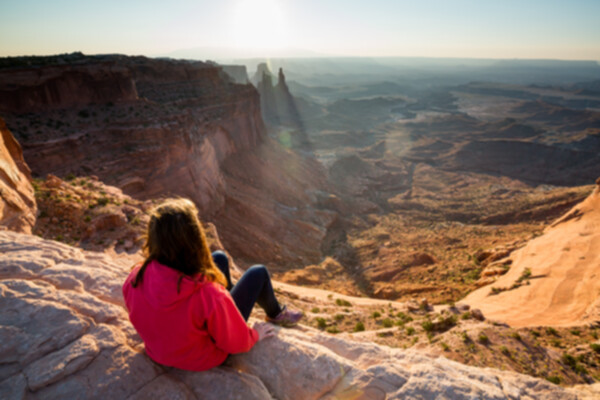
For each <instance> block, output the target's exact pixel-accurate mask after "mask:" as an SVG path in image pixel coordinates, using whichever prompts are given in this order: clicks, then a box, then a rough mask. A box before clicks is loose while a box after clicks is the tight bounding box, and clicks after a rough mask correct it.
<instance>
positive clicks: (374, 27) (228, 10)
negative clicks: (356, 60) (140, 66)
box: [0, 0, 600, 61]
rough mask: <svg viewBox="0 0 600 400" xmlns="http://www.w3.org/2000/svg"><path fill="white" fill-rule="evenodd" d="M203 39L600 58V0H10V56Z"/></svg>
mask: <svg viewBox="0 0 600 400" xmlns="http://www.w3.org/2000/svg"><path fill="white" fill-rule="evenodd" d="M194 47H212V48H218V49H223V48H228V49H233V50H235V51H237V52H239V54H240V55H256V56H258V55H264V56H268V55H274V54H280V52H281V51H282V50H281V49H293V50H287V54H289V53H290V52H291V53H293V52H296V51H298V50H302V51H303V52H302V54H307V53H309V52H314V53H315V54H320V55H333V56H426V57H474V58H554V59H587V60H598V61H600V0H564V1H557V0H539V1H538V0H410V1H405V0H368V1H357V0H195V1H192V0H170V1H165V0H159V1H157V0H143V1H138V0H133V1H129V0H103V1H99V0H95V1H88V0H77V1H73V0H51V1H50V0H0V55H1V56H7V55H25V54H40V55H42V54H56V53H65V52H73V51H82V52H84V53H86V54H96V53H124V54H144V55H148V56H153V55H160V54H168V53H170V52H171V51H175V50H179V49H186V48H194ZM298 54H300V53H298Z"/></svg>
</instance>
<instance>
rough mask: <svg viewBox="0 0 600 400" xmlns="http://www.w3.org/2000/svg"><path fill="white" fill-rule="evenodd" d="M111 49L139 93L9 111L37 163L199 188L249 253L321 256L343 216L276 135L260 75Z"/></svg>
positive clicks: (53, 169) (165, 186) (154, 192)
mask: <svg viewBox="0 0 600 400" xmlns="http://www.w3.org/2000/svg"><path fill="white" fill-rule="evenodd" d="M106 57H107V56H104V58H103V59H102V60H101V63H102V65H106V63H107V62H108V61H110V62H111V63H112V64H111V65H112V68H117V67H119V68H121V69H123V70H124V71H126V72H125V74H126V75H128V76H131V79H132V81H133V83H134V85H135V91H136V93H137V96H138V97H137V99H133V100H131V101H127V102H121V101H120V100H121V99H123V97H122V96H121V94H116V96H117V98H115V99H113V100H108V99H106V100H108V101H107V102H106V103H97V102H91V101H88V100H85V99H83V100H85V101H83V100H82V101H81V102H80V103H77V104H76V105H75V106H71V107H64V108H60V109H57V108H55V107H47V108H45V109H43V110H41V111H40V110H38V109H32V110H34V112H31V110H30V112H29V113H26V112H25V111H26V110H21V111H19V112H16V111H12V112H6V113H5V114H6V115H7V120H8V123H9V126H14V127H15V134H16V136H17V137H19V138H20V140H22V143H24V151H25V158H26V160H27V162H28V163H29V165H30V167H31V169H32V171H33V172H34V173H37V174H40V175H45V174H47V173H52V174H55V175H58V176H65V175H67V174H69V173H73V174H75V175H96V176H98V177H99V178H100V179H101V180H102V181H104V182H105V183H107V184H110V185H114V186H118V187H120V188H122V189H123V190H124V191H125V192H126V193H127V194H129V195H132V196H134V197H138V198H141V199H149V198H157V197H163V196H172V195H178V196H185V197H189V198H191V199H193V200H194V201H195V202H196V204H197V205H198V206H199V209H200V211H201V213H202V216H203V218H204V219H208V220H210V219H213V220H214V222H215V224H216V225H217V227H218V228H219V230H220V231H221V230H223V231H225V232H227V237H224V238H223V241H224V242H225V244H226V245H227V248H228V249H232V250H233V251H235V252H236V253H237V254H239V255H243V256H244V257H243V258H244V259H245V260H249V262H268V261H269V260H276V261H277V262H280V263H281V264H284V263H286V262H289V261H291V260H294V261H298V262H299V263H300V262H302V263H303V262H304V261H303V260H304V259H305V258H306V260H310V261H312V262H314V261H316V260H317V259H318V258H319V257H320V243H321V240H322V239H323V237H324V236H325V234H326V231H327V226H328V224H330V223H331V221H332V220H333V218H334V217H333V216H332V215H331V214H330V213H328V212H323V213H322V212H314V211H313V210H310V203H311V201H313V200H314V195H311V193H310V191H311V190H315V189H319V188H321V189H322V188H323V187H324V186H325V183H324V173H323V171H322V170H321V167H320V166H319V165H318V164H317V163H316V162H314V161H310V160H302V159H301V158H299V157H296V156H295V155H294V154H291V153H290V154H288V153H286V151H285V150H283V149H281V148H279V147H278V145H277V144H276V143H274V142H271V141H270V140H268V139H267V137H266V133H265V127H264V123H263V120H262V117H261V110H260V100H259V95H258V92H257V90H256V89H255V88H254V87H253V86H252V85H251V84H245V85H241V84H235V83H233V82H232V81H231V79H229V78H227V77H226V76H225V74H224V73H223V71H222V69H221V67H219V66H216V65H209V64H205V63H200V62H187V61H174V60H152V59H147V58H144V57H123V56H111V58H110V59H109V60H107V59H106ZM86 65H87V67H88V68H89V69H90V71H95V70H97V69H98V68H100V67H99V66H98V60H96V59H94V58H91V59H90V60H88V61H87V64H86V63H81V65H79V66H78V68H79V70H80V71H85V68H84V66H86ZM44 68H45V67H44ZM49 68H51V69H52V68H54V67H49ZM9 72H10V71H9ZM2 74H3V72H2V70H1V69H0V75H2ZM0 79H1V78H0ZM32 84H33V83H32ZM2 98H3V97H0V100H1V99H2ZM4 98H6V96H5V97H4ZM0 107H1V106H0ZM5 109H6V108H5ZM35 110H37V111H35ZM224 225H226V226H224ZM284 233H285V235H284ZM282 243H284V244H283V245H282Z"/></svg>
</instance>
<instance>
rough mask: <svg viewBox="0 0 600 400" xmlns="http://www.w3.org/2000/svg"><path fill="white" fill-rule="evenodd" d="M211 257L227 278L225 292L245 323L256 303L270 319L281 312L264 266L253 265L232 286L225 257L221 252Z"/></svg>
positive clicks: (227, 260) (216, 252) (227, 261)
mask: <svg viewBox="0 0 600 400" xmlns="http://www.w3.org/2000/svg"><path fill="white" fill-rule="evenodd" d="M212 257H213V260H214V262H215V264H216V266H217V267H218V268H219V269H220V270H221V272H223V275H225V278H227V290H229V292H230V293H231V297H233V301H234V302H235V305H236V306H237V308H238V310H240V313H241V314H242V317H244V319H245V320H246V321H248V317H250V313H251V312H252V308H253V307H254V304H255V303H258V305H259V306H261V307H262V309H263V310H265V313H267V315H268V316H269V317H271V318H273V317H276V316H277V315H278V314H279V313H280V312H281V306H280V305H279V303H278V302H277V299H276V298H275V293H274V292H273V286H272V285H271V277H270V276H269V271H267V268H266V267H265V266H264V265H253V266H252V267H250V268H248V270H247V271H246V272H244V274H243V275H242V277H241V278H240V280H239V281H238V282H237V283H236V284H235V286H233V285H232V284H231V275H230V274H229V259H228V258H227V255H226V254H225V253H224V252H222V251H215V252H214V253H212Z"/></svg>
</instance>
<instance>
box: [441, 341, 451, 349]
mask: <svg viewBox="0 0 600 400" xmlns="http://www.w3.org/2000/svg"><path fill="white" fill-rule="evenodd" d="M440 346H442V349H443V350H444V351H450V346H448V344H446V343H445V342H440Z"/></svg>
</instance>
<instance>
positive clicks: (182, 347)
mask: <svg viewBox="0 0 600 400" xmlns="http://www.w3.org/2000/svg"><path fill="white" fill-rule="evenodd" d="M197 214H198V210H197V209H196V207H195V206H194V204H193V203H192V202H191V201H190V200H187V199H170V200H166V201H165V202H163V203H162V204H160V205H159V206H158V207H156V208H155V209H154V210H153V212H152V215H151V218H150V222H149V224H148V233H147V238H146V244H145V246H144V249H145V251H146V254H147V257H146V260H145V261H144V263H143V264H141V265H139V266H136V267H135V268H134V269H133V271H131V273H130V274H129V276H128V277H127V280H126V281H125V284H124V285H123V297H124V298H125V305H126V306H127V310H128V311H129V319H130V321H131V323H132V324H133V326H134V327H135V329H136V330H137V332H138V334H139V335H140V337H141V338H142V340H143V341H144V344H145V346H146V352H147V353H148V355H149V356H150V358H152V359H153V360H154V361H156V362H158V363H159V364H163V365H167V366H172V367H177V368H181V369H186V370H193V371H203V370H207V369H210V368H212V367H215V366H217V365H220V364H221V363H222V362H223V361H224V360H225V359H226V358H227V356H228V355H229V354H235V353H242V352H246V351H248V350H250V349H251V348H252V346H254V344H255V343H256V342H257V341H259V340H262V339H264V338H267V337H270V336H273V335H274V330H273V325H270V324H266V323H262V322H258V323H255V324H254V326H253V328H249V327H248V326H247V325H246V321H247V320H248V317H249V316H250V312H251V311H252V307H253V306H254V304H255V303H258V305H260V306H261V307H262V308H263V309H264V310H265V313H266V314H267V318H266V319H267V321H269V322H271V323H274V324H277V325H281V326H293V325H295V324H296V323H297V322H298V320H300V318H301V317H302V313H301V312H295V311H289V310H287V309H286V308H285V307H281V306H280V305H279V303H278V302H277V300H276V298H275V295H274V293H273V287H272V285H271V279H270V277H269V273H268V271H267V269H266V268H265V267H264V266H262V265H256V266H253V267H251V268H250V269H248V270H247V271H246V272H245V273H244V275H243V276H242V277H241V278H240V280H239V281H238V282H237V284H236V285H235V286H233V285H232V283H231V278H230V275H229V261H228V259H227V256H226V255H225V253H223V252H215V253H213V254H211V253H210V250H209V248H208V244H207V242H206V236H205V234H204V230H203V229H202V225H201V224H200V221H199V220H198V217H197Z"/></svg>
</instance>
